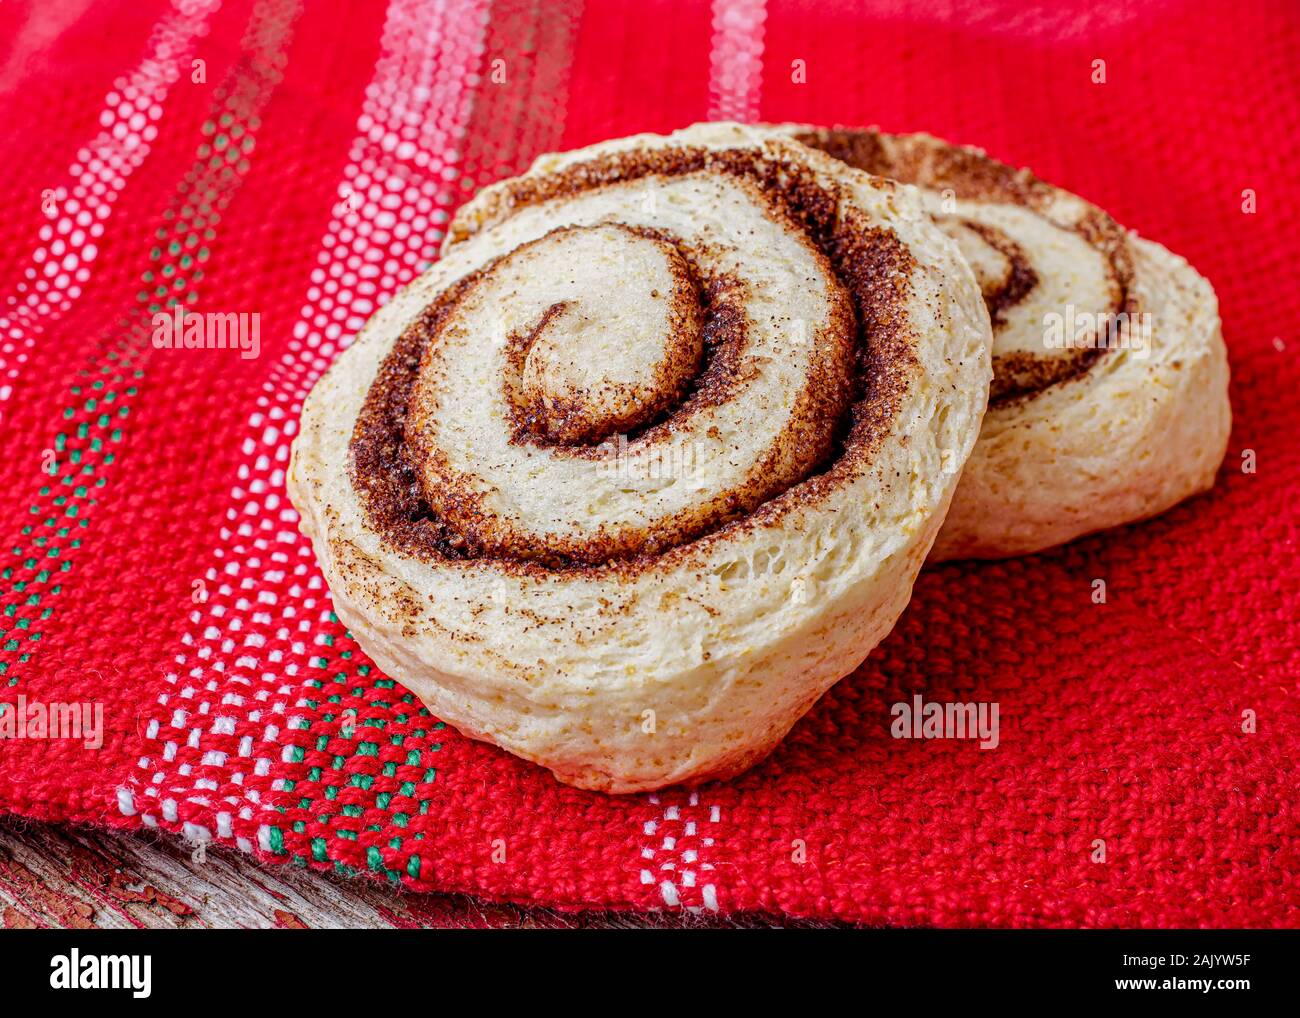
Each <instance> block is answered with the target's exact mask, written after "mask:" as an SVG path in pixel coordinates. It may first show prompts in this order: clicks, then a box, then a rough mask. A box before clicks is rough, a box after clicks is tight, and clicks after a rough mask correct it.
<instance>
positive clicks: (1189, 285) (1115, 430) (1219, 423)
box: [776, 125, 1231, 560]
mask: <svg viewBox="0 0 1300 1018" xmlns="http://www.w3.org/2000/svg"><path fill="white" fill-rule="evenodd" d="M776 130H777V131H778V133H780V134H782V135H783V136H793V137H795V138H797V139H798V140H799V141H801V142H802V143H804V144H807V145H810V146H812V147H814V148H817V149H819V150H821V151H824V152H827V153H829V154H831V155H833V156H835V157H836V158H838V159H840V160H842V161H843V162H845V163H846V164H847V165H850V166H854V167H857V168H859V169H863V170H866V171H868V172H870V173H875V174H880V175H882V176H887V177H892V178H894V179H895V180H900V181H904V182H906V183H910V184H916V185H918V186H919V187H920V188H922V193H923V196H924V201H925V204H926V208H927V209H928V210H929V211H930V213H931V215H933V217H934V219H935V221H936V222H937V223H938V224H939V225H940V227H941V228H942V229H943V230H944V231H945V232H947V233H948V234H949V235H950V236H952V237H953V238H954V239H955V240H956V241H957V242H958V244H959V245H960V246H961V249H962V253H963V255H964V256H965V257H966V259H967V261H968V262H969V263H970V265H971V266H972V268H973V269H974V271H975V275H976V277H977V278H978V279H979V282H980V287H981V290H982V291H983V294H984V298H985V301H986V303H987V305H988V309H989V315H990V317H991V319H992V324H993V336H994V345H993V373H994V378H993V385H992V387H991V390H990V402H989V412H988V414H987V416H986V417H985V419H984V425H983V433H982V434H981V436H980V442H979V444H978V445H977V446H976V448H975V452H974V454H973V455H972V457H971V459H970V462H969V463H968V464H967V465H966V470H965V474H964V475H963V478H962V482H961V484H960V486H959V487H958V489H957V494H956V496H955V497H954V499H953V504H952V509H951V510H950V512H949V514H948V520H947V522H946V523H945V525H944V527H943V530H942V531H941V532H940V535H939V538H938V540H937V541H936V543H935V548H934V552H933V554H932V556H931V557H932V558H933V559H935V560H941V559H950V558H967V557H982V558H994V557H1001V556H1006V555H1017V554H1027V553H1030V552H1035V551H1039V550H1042V549H1044V548H1048V547H1051V546H1053V545H1057V544H1061V543H1063V542H1066V541H1070V540H1072V539H1074V538H1076V537H1080V536H1082V535H1084V534H1088V533H1092V532H1094V531H1097V530H1102V529H1105V528H1107V527H1113V526H1118V525H1119V524H1122V523H1128V522H1131V521H1133V520H1138V519H1142V518H1145V517H1148V516H1152V515H1155V514H1157V513H1160V512H1163V511H1165V510H1166V509H1168V508H1170V507H1171V506H1173V505H1174V504H1176V503H1177V502H1179V501H1181V500H1183V499H1184V498H1187V497H1189V496H1191V495H1194V494H1197V493H1198V492H1201V491H1205V490H1206V489H1208V488H1210V487H1211V486H1212V485H1213V483H1214V477H1215V474H1216V473H1217V471H1218V468H1219V464H1220V463H1221V462H1222V460H1223V456H1224V453H1225V451H1226V448H1227V440H1228V432H1229V430H1230V427H1231V411H1230V408H1229V405H1228V367H1227V356H1226V352H1225V349H1224V345H1223V338H1222V333H1221V329H1220V323H1219V313H1218V302H1217V300H1216V298H1215V295H1214V291H1213V290H1212V289H1211V287H1210V285H1209V283H1208V282H1206V280H1205V279H1204V278H1202V277H1201V276H1200V275H1198V274H1197V272H1196V271H1195V270H1194V269H1193V268H1192V267H1191V266H1190V265H1188V264H1187V262H1186V261H1184V260H1183V259H1182V258H1179V257H1178V256H1177V255H1175V254H1172V253H1171V252H1169V251H1168V250H1166V249H1165V248H1163V247H1161V246H1160V245H1159V244H1154V243H1152V242H1150V241H1146V240H1142V239H1140V238H1138V237H1137V236H1136V235H1135V234H1133V233H1131V232H1129V231H1128V230H1125V229H1124V228H1123V227H1122V226H1120V225H1119V224H1118V223H1116V222H1115V220H1113V219H1112V218H1111V217H1110V216H1108V215H1107V214H1106V213H1105V212H1103V211H1102V210H1101V209H1099V208H1097V207H1096V206H1094V205H1091V204H1089V203H1088V202H1086V201H1084V200H1083V199H1081V198H1079V197H1077V196H1075V195H1073V194H1070V193H1069V192H1066V191H1063V190H1061V189H1060V188H1057V187H1053V186H1052V185H1050V184H1047V183H1045V182H1043V181H1041V180H1038V179H1037V178H1035V177H1034V176H1033V175H1032V174H1030V173H1029V172H1028V171H1027V170H1016V169H1013V168H1012V167H1010V166H1007V165H1005V164H1003V163H999V162H997V161H995V160H993V159H990V158H988V157H987V156H986V155H984V153H982V152H980V151H979V150H977V149H971V148H963V147H958V146H954V145H950V144H948V143H946V142H943V141H940V140H939V139H937V138H933V137H930V136H929V135H923V134H911V135H889V134H883V133H880V132H877V131H873V130H863V131H828V130H820V129H816V128H810V127H799V126H793V125H786V126H782V127H780V128H777V129H776Z"/></svg>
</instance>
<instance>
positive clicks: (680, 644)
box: [289, 124, 991, 792]
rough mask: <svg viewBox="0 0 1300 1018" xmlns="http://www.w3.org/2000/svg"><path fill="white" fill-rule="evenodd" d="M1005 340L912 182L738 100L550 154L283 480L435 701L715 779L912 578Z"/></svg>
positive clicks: (371, 327)
mask: <svg viewBox="0 0 1300 1018" xmlns="http://www.w3.org/2000/svg"><path fill="white" fill-rule="evenodd" d="M990 342H991V336H990V332H989V320H988V314H987V312H986V310H985V308H984V304H983V302H982V300H981V298H980V292H979V288H978V286H977V284H976V281H975V278H974V276H973V274H972V273H971V271H970V269H969V268H968V267H967V266H966V265H965V263H964V262H963V260H962V258H961V256H960V254H959V251H958V248H957V245H956V243H955V242H953V241H952V240H951V239H949V238H948V237H946V236H945V235H944V234H943V233H942V231H940V230H939V229H938V228H936V227H935V226H934V224H933V223H932V222H931V221H930V220H929V218H928V217H927V216H926V215H925V213H924V211H923V209H922V207H921V204H920V202H919V200H918V199H917V196H916V193H915V191H914V190H913V189H911V188H906V187H903V186H901V185H899V184H896V183H894V182H892V181H887V180H884V179H880V178H876V177H872V176H869V175H868V174H865V173H862V172H860V171H857V170H853V169H850V168H848V167H846V166H844V165H843V164H842V163H838V162H836V161H835V160H833V159H831V158H829V157H827V156H825V155H822V154H821V153H817V152H813V151H811V150H809V149H807V148H804V147H803V146H801V145H798V144H796V143H794V142H791V141H788V140H785V139H774V138H764V137H761V136H760V135H758V134H756V133H755V132H753V131H752V130H749V129H746V128H742V127H739V126H737V125H727V124H712V125H700V126H697V127H694V128H690V129H688V130H685V131H681V132H678V133H676V134H674V135H671V136H668V137H657V136H651V135H644V136H639V137H635V138H628V139H624V140H620V141H615V142H609V143H606V144H602V145H597V146H594V147H592V148H588V149H583V150H581V151H577V152H570V153H566V154H562V155H549V156H543V157H541V158H540V159H538V160H537V162H536V163H535V164H534V166H533V167H532V168H531V169H530V170H529V171H528V172H527V173H526V174H525V175H523V176H521V177H518V178H515V179H512V180H508V181H505V182H503V183H501V184H497V185H494V186H493V187H490V188H487V189H486V190H484V191H483V192H481V193H480V194H479V196H478V197H477V198H475V199H474V200H473V201H471V202H470V203H469V204H468V205H467V206H466V207H465V208H464V209H463V210H462V211H461V212H460V213H459V214H458V215H457V216H456V217H455V219H454V220H453V222H452V223H451V224H450V227H449V230H448V237H447V241H446V244H445V246H444V251H443V256H442V258H441V260H440V261H439V262H438V263H437V264H435V265H434V266H433V267H432V268H431V269H430V270H429V271H428V272H427V273H425V274H424V275H423V276H422V277H420V278H419V279H418V280H417V281H416V282H415V283H413V284H412V285H411V286H410V287H408V288H407V289H406V290H405V291H404V292H402V293H401V294H399V295H398V296H397V297H395V298H394V299H393V300H392V301H391V302H390V303H389V304H387V305H386V306H385V307H384V308H383V309H382V310H381V311H379V312H378V313H377V314H376V315H375V316H374V318H373V319H372V320H371V321H370V323H369V324H368V325H367V326H366V327H365V329H364V330H363V331H362V333H361V334H360V336H359V337H358V339H357V341H356V342H355V343H354V344H353V345H352V346H351V347H350V348H349V349H348V350H347V351H346V352H345V353H344V354H343V355H342V356H341V357H340V359H339V360H338V362H337V363H336V364H335V365H334V366H333V367H332V369H331V370H330V371H329V372H328V373H327V375H326V376H325V377H324V378H323V379H322V380H321V382H320V383H319V384H318V385H317V386H316V387H315V389H314V390H313V392H312V393H311V396H310V397H309V399H308V400H307V403H306V406H305V408H304V410H303V415H302V426H301V432H300V434H299V435H298V437H297V439H296V441H295V443H294V449H293V458H292V463H291V467H290V472H289V491H290V494H291V496H292V498H293V501H294V504H295V505H296V506H297V507H298V509H299V511H300V513H301V517H302V520H301V525H302V528H303V530H304V532H305V533H306V534H308V535H309V536H310V537H311V539H312V541H313V544H314V546H315V550H316V553H317V555H318V557H319V559H320V562H321V565H322V567H323V570H324V573H325V577H326V579H327V580H328V582H329V585H330V588H331V590H332V592H333V596H334V602H335V605H336V609H337V611H338V613H339V615H340V616H341V617H342V619H343V620H344V621H345V622H346V623H347V624H348V626H349V627H350V628H351V630H352V632H353V634H354V635H355V636H356V637H357V639H358V641H359V642H360V643H361V645H362V647H364V648H365V650H366V651H367V652H368V653H369V654H370V655H371V656H372V657H373V658H374V659H375V661H376V662H377V663H378V664H379V665H380V666H381V667H382V668H383V669H384V670H385V671H386V672H388V674H390V675H391V676H393V677H394V678H396V679H398V680H400V681H401V682H403V683H404V684H405V685H407V686H408V687H410V688H411V689H412V690H413V691H414V692H415V693H417V694H418V695H419V696H420V698H421V699H422V700H423V701H424V702H425V703H426V704H427V705H428V706H429V708H430V709H431V710H432V711H433V712H434V713H435V714H436V715H437V716H438V717H440V718H442V719H444V720H445V721H447V722H449V723H450V724H452V725H454V726H456V727H457V728H458V729H460V730H461V731H462V732H464V733H466V734H467V735H470V736H472V737H475V738H479V739H484V740H487V741H490V742H493V743H495V744H497V745H498V746H502V747H504V748H505V749H507V750H509V751H510V752H512V753H515V754H517V755H518V756H521V757H524V758H525V759H528V760H532V761H535V762H537V763H540V764H542V765H544V766H546V767H549V768H550V769H551V770H552V771H554V773H555V774H556V775H557V776H558V777H559V778H560V779H561V780H562V781H565V782H569V783H571V784H574V785H579V786H582V787H585V788H592V789H602V790H607V791H612V792H628V791H634V790H642V789H653V788H657V787H660V786H663V785H667V784H672V783H677V782H699V781H702V780H705V779H709V778H721V777H726V776H728V775H731V774H735V773H737V772H738V771H740V770H742V769H744V768H746V767H748V766H749V765H751V764H752V763H753V762H754V761H756V760H757V759H759V758H760V757H762V756H763V755H764V754H766V753H767V752H768V751H769V750H770V749H772V747H773V746H774V745H775V744H776V743H777V742H779V741H780V739H781V738H782V737H783V736H784V735H785V733H786V731H787V730H788V729H789V728H790V726H791V725H792V724H793V723H794V722H795V720H797V719H798V718H799V717H800V716H801V715H802V714H803V713H804V712H805V711H806V710H807V709H808V708H809V707H810V706H811V705H812V704H813V703H814V702H815V701H816V700H817V698H818V697H819V696H821V694H822V693H823V692H825V691H826V689H827V688H828V687H829V686H831V685H832V684H833V683H834V682H835V681H836V680H837V679H839V678H840V677H841V676H843V675H845V674H846V673H848V672H849V671H851V670H852V669H853V668H854V667H856V666H857V665H858V664H859V663H860V662H861V661H862V659H863V658H864V657H865V656H866V655H867V653H868V652H869V651H870V650H871V649H872V648H873V647H874V646H875V645H876V644H877V643H878V642H879V641H880V639H881V638H882V637H883V636H884V635H885V634H886V633H887V632H888V631H889V629H890V628H891V627H892V625H893V624H894V621H895V619H896V618H897V616H898V614H899V613H900V612H901V611H902V609H903V607H904V606H905V605H906V603H907V601H908V598H909V596H910V593H911V588H912V583H913V581H914V579H915V577H916V574H917V572H918V570H919V569H920V567H921V564H922V561H923V560H924V558H925V556H926V554H927V553H928V551H929V549H930V545H931V543H932V541H933V538H934V535H935V534H936V533H937V531H938V528H939V524H940V522H941V521H942V519H943V516H944V513H945V511H946V509H947V506H948V502H949V499H950V497H951V495H952V492H953V489H954V488H955V486H956V480H957V476H958V474H959V472H960V469H961V466H962V464H963V463H964V462H965V460H966V458H967V456H968V455H969V453H970V450H971V448H972V447H973V445H974V442H975V437H976V435H977V434H978V431H979V424H980V420H981V417H982V415H983V412H984V407H985V405H986V402H987V397H988V382H989V378H990V376H991V370H990V365H989V344H990Z"/></svg>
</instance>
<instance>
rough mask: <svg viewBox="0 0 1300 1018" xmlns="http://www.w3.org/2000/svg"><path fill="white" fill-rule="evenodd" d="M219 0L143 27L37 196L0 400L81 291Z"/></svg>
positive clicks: (202, 0) (10, 312) (3, 316)
mask: <svg viewBox="0 0 1300 1018" xmlns="http://www.w3.org/2000/svg"><path fill="white" fill-rule="evenodd" d="M220 6H221V4H220V0H174V3H173V5H172V8H171V10H170V11H168V12H167V14H166V15H165V16H164V17H163V18H162V20H160V21H159V22H158V23H157V24H156V25H154V27H153V30H152V31H151V32H150V33H149V41H148V44H147V48H146V52H145V56H144V58H143V59H142V60H141V61H140V63H139V65H138V66H137V67H136V68H135V69H134V70H133V71H131V73H130V74H127V75H124V76H121V77H119V78H117V79H116V80H115V81H114V82H113V88H112V91H110V92H109V93H108V94H107V95H106V96H105V97H104V108H103V109H102V110H101V111H100V114H99V125H100V131H99V133H98V134H96V135H95V137H94V138H93V139H91V140H90V141H89V142H88V143H86V144H85V145H83V146H81V148H80V149H78V150H77V156H76V161H75V162H73V163H72V165H70V166H69V167H68V170H67V178H68V179H66V180H65V181H63V182H62V183H60V184H59V185H58V186H57V187H52V188H50V189H49V191H50V192H52V193H50V194H45V193H42V195H41V196H40V200H41V206H42V210H43V211H44V210H45V209H46V208H47V207H48V208H49V209H50V210H51V211H52V212H53V218H52V220H51V221H50V222H48V223H45V224H43V225H42V226H41V229H40V233H39V244H38V245H37V247H36V248H35V249H34V250H33V251H32V253H31V255H30V256H29V258H28V264H27V267H26V268H25V269H24V270H23V275H22V278H21V279H20V280H19V281H18V283H17V284H16V285H15V286H14V289H13V291H12V292H11V293H9V294H8V295H7V296H6V297H5V299H4V301H3V304H0V402H3V401H5V400H7V399H9V398H10V397H11V396H12V395H13V387H14V380H15V379H16V378H17V377H18V374H19V371H20V369H21V367H22V365H23V364H24V363H26V361H27V359H28V357H29V356H30V354H31V351H32V349H33V348H34V347H35V345H36V341H37V339H38V338H39V337H40V336H41V335H42V334H43V333H44V332H45V331H47V330H48V329H49V327H50V326H51V325H53V324H54V323H55V322H57V321H58V320H59V319H60V318H61V317H62V316H63V315H64V314H65V313H66V312H67V311H68V309H69V308H70V307H72V304H73V302H74V301H76V299H77V298H78V297H80V296H81V288H82V285H83V284H84V283H85V282H86V281H87V280H88V279H89V278H90V266H91V264H92V263H93V262H94V261H95V258H96V257H97V256H98V253H99V247H98V244H99V239H100V238H101V237H102V236H103V233H104V227H105V224H106V222H107V220H108V218H109V216H110V215H111V214H112V211H113V205H114V203H115V202H116V201H117V199H118V197H119V195H121V193H122V189H123V188H124V187H125V186H126V181H127V178H129V177H130V176H131V174H132V173H134V172H135V171H136V170H137V169H139V167H140V166H141V164H142V163H143V162H144V161H145V158H146V157H147V156H148V155H149V151H150V149H151V147H152V144H153V141H154V139H155V138H156V137H157V136H158V127H157V124H158V121H159V120H160V119H161V118H162V115H163V103H164V102H165V101H166V98H167V93H168V92H169V91H170V89H171V86H172V85H174V84H175V83H176V81H177V79H178V78H179V77H180V76H181V74H182V73H189V71H190V66H191V64H190V57H191V54H192V53H193V52H194V49H195V46H196V45H197V43H198V40H199V39H200V38H202V37H203V36H204V35H206V34H207V31H208V21H209V19H210V18H211V17H212V15H213V14H214V13H215V12H216V10H217V8H218V7H220Z"/></svg>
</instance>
